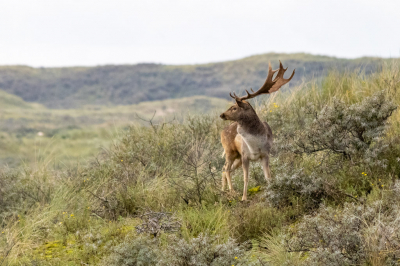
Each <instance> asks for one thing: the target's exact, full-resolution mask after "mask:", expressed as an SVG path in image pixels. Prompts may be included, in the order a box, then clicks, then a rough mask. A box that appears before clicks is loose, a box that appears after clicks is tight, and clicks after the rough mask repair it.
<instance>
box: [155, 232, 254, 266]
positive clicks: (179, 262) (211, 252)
mask: <svg viewBox="0 0 400 266" xmlns="http://www.w3.org/2000/svg"><path fill="white" fill-rule="evenodd" d="M169 242H170V243H175V244H172V245H168V246H167V248H165V250H164V251H163V252H162V254H161V256H160V258H159V262H158V264H157V265H159V266H164V265H165V266H223V265H224V266H225V265H237V266H238V265H252V263H251V262H250V261H249V259H248V258H246V256H245V247H244V246H243V245H238V244H237V243H236V242H235V241H234V240H232V239H229V240H228V241H227V242H225V243H224V242H223V243H221V242H220V241H219V239H218V236H210V235H207V234H200V235H199V236H198V237H196V238H193V239H191V240H190V241H186V240H184V239H178V238H176V237H173V238H172V239H170V240H169Z"/></svg>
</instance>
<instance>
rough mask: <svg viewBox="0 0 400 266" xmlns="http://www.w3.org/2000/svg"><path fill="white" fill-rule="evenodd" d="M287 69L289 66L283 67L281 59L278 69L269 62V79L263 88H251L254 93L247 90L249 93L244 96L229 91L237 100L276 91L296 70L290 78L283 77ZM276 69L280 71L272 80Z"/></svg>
mask: <svg viewBox="0 0 400 266" xmlns="http://www.w3.org/2000/svg"><path fill="white" fill-rule="evenodd" d="M286 70H287V68H283V66H282V63H281V61H279V68H278V69H276V70H272V67H271V63H269V66H268V76H267V79H266V80H265V82H264V85H262V86H261V88H260V89H258V91H256V92H254V91H253V90H251V91H252V92H253V93H249V92H248V91H247V90H246V93H247V95H246V96H243V97H239V96H237V95H236V94H235V93H233V95H232V93H229V95H230V96H231V97H232V98H233V99H235V100H236V101H243V100H247V99H251V98H254V97H256V96H258V95H260V94H267V93H272V92H275V91H277V90H279V88H280V87H282V86H283V85H285V84H286V83H288V82H289V81H290V80H291V79H292V78H293V76H294V72H295V70H293V73H292V75H291V76H290V78H288V79H284V78H283V74H285V72H286ZM276 71H278V74H276V77H275V78H274V79H273V80H272V77H273V76H274V74H275V73H276Z"/></svg>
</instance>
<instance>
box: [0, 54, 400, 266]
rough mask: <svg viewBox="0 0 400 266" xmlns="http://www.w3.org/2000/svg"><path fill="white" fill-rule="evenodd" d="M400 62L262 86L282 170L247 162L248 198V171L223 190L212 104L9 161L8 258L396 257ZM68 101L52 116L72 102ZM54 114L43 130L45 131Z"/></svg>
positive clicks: (394, 261) (3, 186)
mask: <svg viewBox="0 0 400 266" xmlns="http://www.w3.org/2000/svg"><path fill="white" fill-rule="evenodd" d="M399 67H400V66H399V64H398V63H396V62H393V63H387V64H386V63H385V64H383V65H382V68H381V70H380V71H378V72H376V73H373V74H370V75H364V74H362V73H359V72H345V73H343V72H336V71H331V72H330V74H329V75H327V76H326V77H325V78H324V79H323V80H322V82H313V81H310V82H307V83H304V84H302V85H299V86H298V87H296V88H295V89H293V90H291V91H290V92H285V93H276V94H274V95H273V96H271V97H264V98H260V99H258V100H257V102H256V103H254V104H255V106H257V107H256V108H257V112H258V114H259V116H260V117H262V119H263V120H266V121H268V123H269V124H270V126H271V128H272V129H273V132H274V136H275V140H274V149H273V152H272V157H271V172H272V176H273V178H272V179H271V180H270V181H269V182H266V181H264V180H263V175H262V170H261V167H260V165H259V164H258V163H252V166H251V173H250V184H249V191H248V193H249V200H248V201H246V202H241V201H240V197H241V193H240V191H241V189H242V187H243V181H242V172H241V171H237V172H236V173H235V174H234V176H233V179H234V180H233V186H234V189H235V191H239V192H231V193H230V192H227V191H220V185H221V184H220V177H221V174H222V172H221V169H222V166H223V164H224V159H223V158H221V152H222V147H221V144H220V141H219V134H220V132H221V130H222V128H223V127H224V126H226V125H227V123H228V122H226V121H222V120H221V119H219V117H218V116H217V115H216V113H212V112H211V113H210V114H195V115H182V116H181V117H180V118H179V119H176V120H174V121H173V122H170V123H167V124H162V123H161V124H160V123H157V124H154V125H153V126H149V125H147V126H143V125H141V124H133V125H132V126H130V127H128V128H125V129H123V130H120V129H118V127H117V126H115V128H116V129H115V131H114V132H116V133H115V134H114V135H112V137H110V142H112V144H111V145H109V146H106V149H104V152H103V153H102V154H101V155H99V156H97V158H95V159H90V160H83V159H75V160H76V161H75V164H73V165H70V166H64V167H60V168H58V169H54V168H52V167H50V166H49V165H50V164H48V165H46V164H42V166H41V167H36V165H29V164H26V165H24V166H21V167H19V168H16V169H9V168H8V167H2V169H1V170H0V225H1V235H0V265H2V264H3V265H160V266H161V265H178V266H180V265H181V266H187V265H190V266H192V265H193V266H194V265H235V266H237V265H260V266H263V265H277V266H278V265H279V266H280V265H365V266H367V265H374V266H375V265H398V263H399V261H400V248H399V246H400V238H399V236H398V234H397V232H398V231H399V230H400V219H399V217H400V208H399V207H398V206H400V182H399V177H400V166H399V160H400V159H399V158H400V139H399V137H398V136H399V134H400V123H399V121H400V111H399V109H398V105H399V103H400V92H399V90H400V68H399ZM190 99H192V98H190ZM182 101H183V102H189V100H188V99H184V100H182ZM183 102H182V104H183ZM158 104H160V105H159V106H162V104H161V103H158ZM182 104H181V105H179V106H182ZM21 105H22V103H21ZM223 105H225V103H224V102H222V103H220V102H216V103H215V105H214V106H223ZM165 106H168V108H170V107H171V106H172V102H170V103H169V104H166V105H165ZM10 108H11V107H10ZM27 108H28V109H29V108H31V109H29V110H31V112H27V113H29V115H31V114H32V115H33V114H34V113H35V112H37V113H36V114H38V113H40V112H45V111H39V110H46V109H43V107H40V106H33V107H29V106H28V107H27ZM35 108H36V109H35ZM119 108H120V109H119ZM124 108H127V109H124ZM153 108H154V106H153ZM160 108H161V109H162V107H160ZM139 109H144V106H143V108H139ZM150 109H151V108H150ZM210 109H211V108H210ZM221 109H222V110H223V109H225V107H218V110H219V111H218V113H219V112H220V111H221ZM104 110H110V111H109V113H110V115H109V117H113V116H112V115H111V113H113V114H118V115H120V116H123V114H126V115H127V116H126V117H127V120H129V115H132V114H133V113H132V112H129V108H128V107H115V108H114V107H113V108H110V109H108V108H105V109H102V111H98V110H95V109H90V108H89V109H87V112H88V114H87V117H90V118H91V119H94V117H97V118H98V119H100V118H103V117H107V115H106V116H105V115H104V113H105V112H104ZM111 110H114V111H111ZM123 110H126V112H124V111H123ZM166 110H167V109H166V108H164V112H167V111H166ZM59 112H60V113H58V114H59V116H57V115H56V114H57V112H53V111H51V114H52V116H54V121H57V117H58V118H60V117H62V116H63V115H65V114H66V113H67V111H65V110H59ZM74 112H77V113H75V114H74ZM81 112H82V110H80V111H79V112H78V111H71V113H68V114H69V115H70V116H71V117H72V118H74V119H77V117H80V116H82V113H81ZM114 112H115V113H114ZM89 114H90V115H89ZM96 114H97V115H98V116H97V115H96ZM141 114H142V115H143V116H145V115H146V112H144V113H141ZM151 114H152V113H151V112H149V113H147V115H148V116H147V118H146V119H149V117H151ZM3 115H4V117H6V115H7V114H6V113H5V114H3ZM8 115H10V116H13V119H16V118H15V117H16V116H17V112H15V113H12V114H11V113H8ZM29 115H28V114H26V117H27V118H26V121H27V122H26V125H29V123H30V122H29V121H31V120H30V119H29V117H31V118H32V116H29ZM3 120H4V119H3ZM166 120H167V121H169V119H166ZM21 121H22V120H21ZM76 121H79V119H77V120H76ZM108 121H109V122H110V121H111V120H108ZM142 122H143V121H142ZM32 123H33V124H35V123H39V122H34V119H33V118H32ZM41 123H43V125H45V124H46V123H47V122H45V121H43V122H41ZM103 123H106V122H104V121H103V122H102V123H98V124H95V126H96V127H97V126H99V125H102V124H103ZM110 123H111V122H110ZM146 123H147V122H146ZM50 124H51V123H49V124H48V125H50ZM85 124H90V123H89V122H83V123H82V124H79V123H78V124H76V126H80V127H82V128H83V127H84V125H85ZM111 124H112V123H111ZM147 124H148V123H147ZM113 126H114V125H113ZM27 127H28V126H27ZM48 127H49V128H48V129H46V130H48V131H46V130H45V129H41V128H39V127H38V128H35V130H36V131H38V130H41V131H42V132H44V133H45V134H46V136H47V135H49V136H50V133H49V132H50V131H51V129H52V128H50V126H48ZM2 128H3V130H5V128H9V131H7V132H10V133H7V134H17V133H18V130H17V131H13V129H12V127H5V126H3V127H2ZM43 128H44V127H43ZM54 128H57V127H54ZM106 128H107V127H106ZM74 130H76V131H74ZM36 131H35V132H33V133H32V134H34V135H35V137H34V138H36V134H37V132H36ZM94 131H96V130H92V129H91V132H94ZM66 132H69V134H71V136H72V135H73V134H72V132H76V134H78V132H79V130H77V129H68V130H67V131H66ZM66 132H64V133H62V132H60V133H57V134H60V135H59V136H60V137H59V138H60V139H62V137H61V136H62V134H67V133H66ZM83 132H84V131H83ZM3 134H4V133H3ZM57 134H55V135H54V137H53V138H56V137H55V136H57ZM82 134H84V133H82ZM85 134H86V133H85ZM96 134H100V133H98V132H97V133H96ZM24 138H27V137H24ZM68 138H69V137H68ZM99 138H100V137H99Z"/></svg>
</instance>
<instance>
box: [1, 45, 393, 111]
mask: <svg viewBox="0 0 400 266" xmlns="http://www.w3.org/2000/svg"><path fill="white" fill-rule="evenodd" d="M278 60H281V61H282V63H283V64H284V66H285V67H287V66H288V67H289V71H290V70H292V69H293V68H296V75H295V76H294V78H293V82H291V86H293V85H295V84H296V83H297V82H299V81H300V80H302V79H303V78H310V77H320V76H322V75H324V74H325V73H326V71H328V70H329V69H331V68H337V69H339V70H345V69H348V70H354V69H357V68H360V67H361V68H363V69H364V70H365V71H366V72H367V73H368V72H373V71H375V70H376V69H377V66H378V65H379V64H380V63H381V62H383V61H385V60H390V59H381V58H372V57H363V58H358V59H341V58H335V57H328V56H321V55H310V54H305V53H297V54H279V53H268V54H261V55H253V56H249V57H246V58H243V59H239V60H233V61H227V62H219V63H209V64H199V65H179V66H175V65H161V64H151V63H146V64H136V65H105V66H95V67H59V68H32V67H28V66H0V90H4V91H6V92H8V93H11V94H14V95H17V96H19V97H21V98H22V99H23V100H25V101H28V102H37V103H41V104H43V105H45V106H47V107H49V108H77V107H81V106H84V105H88V104H91V105H93V104H94V105H127V104H135V103H139V102H142V101H154V100H163V99H169V98H181V97H187V96H193V95H206V96H212V97H219V98H225V99H226V98H227V96H228V93H229V92H230V91H236V92H241V91H243V90H244V89H248V88H257V87H258V86H260V85H261V84H262V82H263V81H264V79H265V77H266V73H267V69H268V62H271V63H272V64H273V67H277V64H278Z"/></svg>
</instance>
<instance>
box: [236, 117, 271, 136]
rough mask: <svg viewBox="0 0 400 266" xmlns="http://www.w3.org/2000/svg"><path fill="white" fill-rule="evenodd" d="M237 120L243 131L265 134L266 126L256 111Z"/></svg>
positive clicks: (252, 133)
mask: <svg viewBox="0 0 400 266" xmlns="http://www.w3.org/2000/svg"><path fill="white" fill-rule="evenodd" d="M237 122H238V124H239V127H240V131H242V132H246V133H247V134H251V135H263V134H265V126H264V124H263V122H261V120H260V118H259V117H258V116H257V114H256V113H255V112H254V113H253V114H251V115H247V116H244V117H241V119H240V120H239V121H237Z"/></svg>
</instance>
